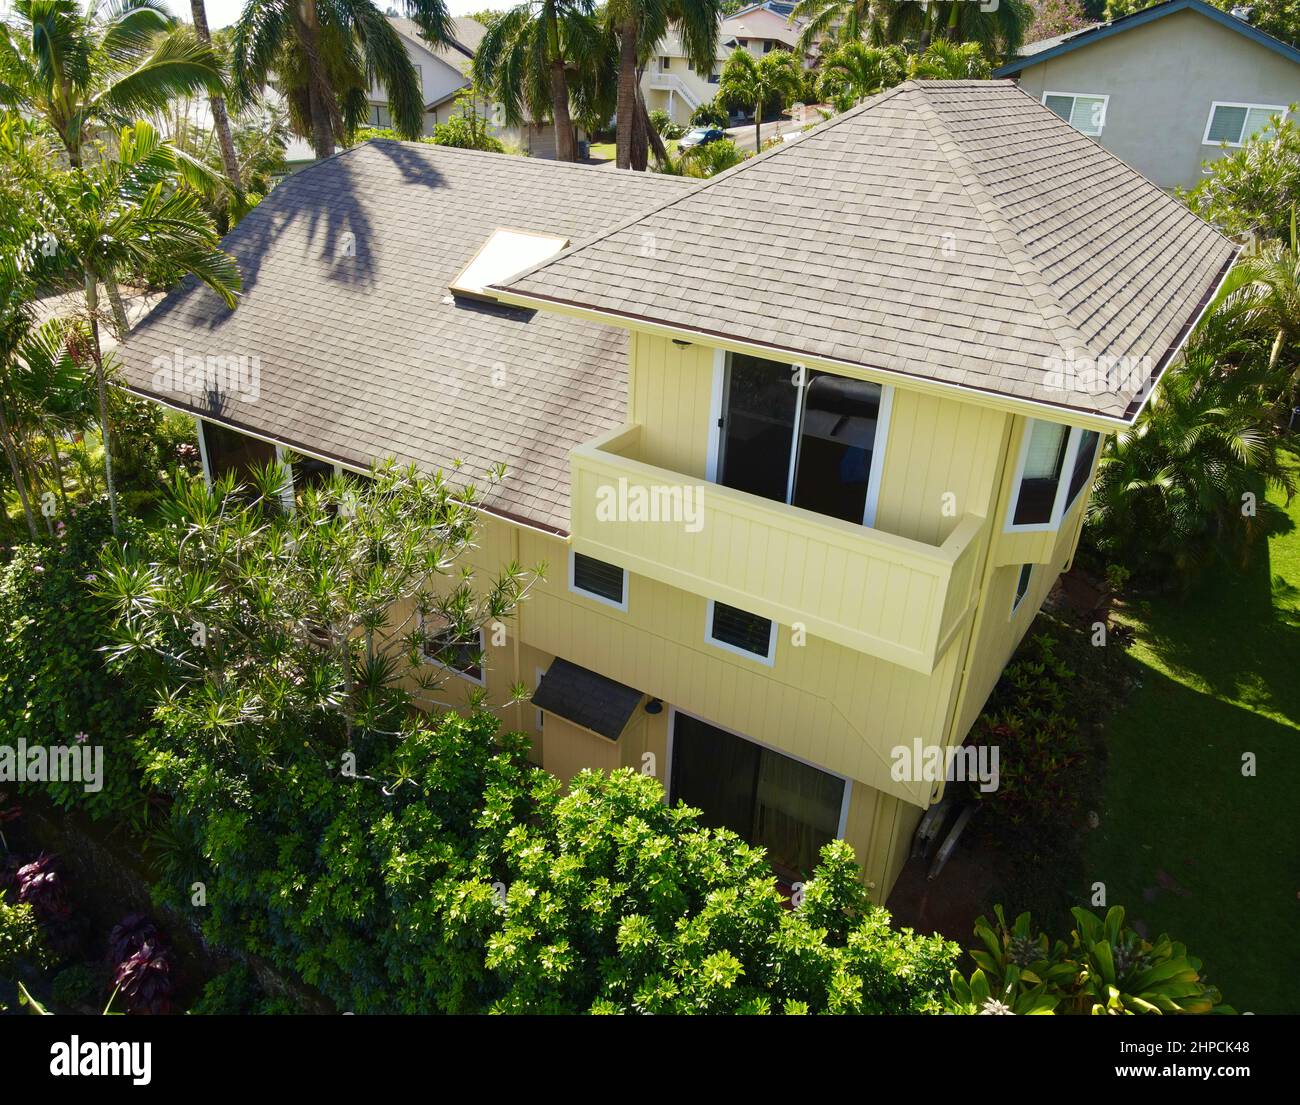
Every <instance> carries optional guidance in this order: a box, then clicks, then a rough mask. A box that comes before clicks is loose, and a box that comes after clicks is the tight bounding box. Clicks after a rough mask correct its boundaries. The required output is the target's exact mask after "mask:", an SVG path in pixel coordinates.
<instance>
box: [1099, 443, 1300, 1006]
mask: <svg viewBox="0 0 1300 1105" xmlns="http://www.w3.org/2000/svg"><path fill="white" fill-rule="evenodd" d="M1296 468H1297V471H1298V472H1300V463H1297V464H1296ZM1266 509H1267V513H1268V516H1269V517H1270V520H1271V522H1272V526H1271V529H1272V533H1271V536H1270V538H1269V540H1268V541H1267V543H1266V544H1265V543H1264V542H1260V543H1259V545H1258V546H1257V547H1256V554H1255V556H1254V557H1253V562H1252V563H1251V564H1250V565H1249V566H1248V567H1246V568H1245V569H1242V568H1232V567H1228V566H1225V567H1223V568H1221V569H1217V570H1215V571H1213V572H1212V573H1211V574H1210V575H1209V577H1208V578H1206V579H1205V580H1203V581H1202V582H1201V584H1200V586H1198V587H1197V588H1196V589H1195V590H1194V591H1193V592H1192V593H1191V594H1190V595H1188V596H1186V597H1177V596H1170V597H1161V598H1159V599H1157V600H1153V601H1151V602H1150V603H1149V604H1144V605H1142V606H1141V607H1138V608H1136V609H1134V610H1132V611H1130V614H1131V617H1130V618H1129V619H1128V620H1129V621H1130V623H1131V624H1132V625H1133V628H1134V630H1135V632H1136V635H1137V639H1136V642H1135V644H1134V647H1133V649H1132V652H1131V655H1132V657H1133V660H1134V661H1135V663H1136V665H1137V670H1138V678H1139V679H1140V680H1141V685H1140V686H1139V687H1138V688H1137V689H1136V690H1135V691H1134V692H1133V694H1132V696H1131V697H1130V699H1129V701H1128V702H1127V703H1126V704H1125V706H1124V707H1123V708H1122V709H1121V710H1119V711H1118V712H1117V713H1116V714H1115V715H1114V716H1113V717H1112V718H1111V719H1110V723H1109V725H1108V737H1107V743H1108V747H1109V765H1108V769H1107V779H1106V792H1105V800H1104V804H1103V808H1102V811H1101V816H1102V823H1101V828H1100V830H1099V831H1098V832H1096V833H1093V834H1091V837H1090V840H1089V843H1088V849H1087V877H1088V881H1089V882H1090V883H1091V882H1094V881H1098V882H1103V883H1105V885H1106V893H1107V901H1108V902H1110V903H1119V904H1122V905H1124V906H1125V907H1126V910H1127V913H1128V917H1129V919H1130V920H1131V921H1133V922H1136V923H1138V924H1140V925H1141V926H1142V927H1143V928H1145V929H1146V930H1147V931H1148V932H1149V933H1151V934H1152V935H1155V934H1158V933H1160V932H1168V933H1169V934H1170V936H1172V937H1173V938H1174V939H1176V940H1179V941H1181V942H1183V943H1185V944H1186V945H1187V947H1188V949H1189V952H1190V954H1192V955H1194V956H1196V957H1198V958H1200V959H1201V960H1202V962H1203V964H1204V970H1205V972H1206V974H1207V976H1208V977H1209V978H1210V979H1211V980H1212V981H1213V982H1214V983H1215V984H1216V985H1217V986H1218V987H1219V988H1220V989H1221V990H1222V991H1223V994H1224V998H1225V1000H1226V1001H1227V1002H1228V1003H1229V1004H1231V1005H1233V1006H1235V1007H1236V1008H1237V1009H1238V1010H1239V1011H1242V1012H1245V1011H1250V1012H1256V1013H1293V1012H1295V1011H1296V1009H1297V1001H1296V997H1295V993H1294V989H1295V988H1294V979H1295V978H1296V976H1297V975H1300V942H1297V940H1296V939H1295V937H1296V933H1297V931H1298V930H1300V917H1298V916H1297V915H1298V914H1300V817H1297V815H1296V807H1297V803H1298V802H1300V794H1297V783H1300V497H1297V498H1296V499H1295V500H1294V501H1293V502H1291V503H1290V504H1289V506H1288V505H1286V504H1285V503H1284V501H1283V497H1282V496H1280V495H1277V494H1274V493H1270V495H1269V506H1268V507H1267V508H1266ZM1247 753H1249V754H1252V755H1253V757H1254V758H1255V761H1256V769H1255V770H1256V773H1255V774H1254V775H1253V776H1250V775H1245V774H1243V767H1242V764H1243V757H1244V756H1245V755H1246V754H1247Z"/></svg>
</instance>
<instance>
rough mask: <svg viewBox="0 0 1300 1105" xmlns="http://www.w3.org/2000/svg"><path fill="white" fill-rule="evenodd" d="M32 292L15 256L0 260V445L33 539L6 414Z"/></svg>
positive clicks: (32, 520)
mask: <svg viewBox="0 0 1300 1105" xmlns="http://www.w3.org/2000/svg"><path fill="white" fill-rule="evenodd" d="M31 293H32V289H31V284H30V283H29V282H28V281H27V279H26V278H25V274H24V273H23V272H22V271H21V270H20V268H19V266H18V264H17V262H16V261H15V259H14V258H13V257H12V256H5V257H4V258H3V259H0V447H2V448H3V449H4V454H5V460H7V461H8V462H9V472H10V475H11V476H12V478H13V481H14V488H15V489H16V490H17V492H18V500H19V502H21V503H22V507H23V515H24V517H26V519H27V529H28V530H29V531H30V533H31V535H32V538H33V539H35V537H36V517H35V515H33V514H32V503H31V498H30V496H29V495H28V493H27V478H26V476H24V474H23V466H22V462H21V460H20V452H19V448H18V440H17V437H16V435H15V433H14V426H13V423H12V421H11V419H10V415H9V408H10V407H11V405H12V402H13V400H12V397H11V396H10V379H9V378H10V372H11V369H12V366H13V365H14V364H15V362H16V361H17V359H18V357H19V355H20V350H21V349H22V346H23V344H24V342H25V341H26V340H27V339H28V337H29V336H30V334H31V332H32V327H33V317H32V311H31V306H30V303H31ZM0 513H3V512H0Z"/></svg>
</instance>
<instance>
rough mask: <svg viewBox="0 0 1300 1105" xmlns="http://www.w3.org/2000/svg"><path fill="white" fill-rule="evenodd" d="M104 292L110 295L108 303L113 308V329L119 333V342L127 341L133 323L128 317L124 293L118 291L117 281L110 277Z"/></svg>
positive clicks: (105, 284)
mask: <svg viewBox="0 0 1300 1105" xmlns="http://www.w3.org/2000/svg"><path fill="white" fill-rule="evenodd" d="M104 290H105V291H106V292H107V293H108V302H109V305H110V306H111V307H112V308H113V329H114V330H116V331H117V340H118V341H126V334H127V331H128V330H130V329H131V323H130V322H129V321H128V319H127V317H126V304H124V303H123V302H122V293H121V292H120V291H118V287H117V280H116V279H115V278H114V277H112V276H109V278H108V279H107V280H105V281H104Z"/></svg>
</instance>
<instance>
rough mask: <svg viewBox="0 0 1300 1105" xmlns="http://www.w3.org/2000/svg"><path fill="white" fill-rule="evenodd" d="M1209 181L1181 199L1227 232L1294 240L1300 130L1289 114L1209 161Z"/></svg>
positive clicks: (1299, 192) (1299, 185)
mask: <svg viewBox="0 0 1300 1105" xmlns="http://www.w3.org/2000/svg"><path fill="white" fill-rule="evenodd" d="M1204 172H1205V177H1204V179H1202V180H1201V181H1200V182H1198V183H1197V185H1196V187H1195V188H1193V189H1192V190H1191V191H1190V192H1180V196H1181V198H1182V199H1183V200H1184V202H1186V203H1187V205H1188V206H1189V207H1190V208H1191V209H1192V210H1193V211H1195V212H1196V213H1197V214H1198V215H1200V216H1201V218H1203V219H1208V220H1209V221H1210V222H1212V223H1215V224H1216V225H1217V226H1219V227H1220V228H1221V229H1222V230H1223V232H1224V233H1225V234H1231V235H1233V236H1236V237H1246V238H1253V239H1254V240H1255V241H1256V243H1257V244H1258V243H1259V242H1260V241H1262V240H1264V239H1269V238H1275V239H1278V240H1280V241H1284V242H1285V241H1288V240H1289V239H1290V230H1291V213H1292V212H1293V211H1294V210H1296V209H1298V208H1300V126H1298V125H1297V124H1296V122H1295V120H1294V119H1292V118H1291V117H1290V116H1289V115H1288V116H1287V117H1286V118H1285V119H1277V118H1276V117H1275V118H1274V124H1273V125H1271V126H1270V127H1269V128H1267V129H1266V130H1264V131H1261V132H1260V133H1258V134H1256V135H1253V136H1252V137H1250V138H1248V139H1246V141H1245V143H1243V145H1242V146H1241V148H1240V149H1236V150H1228V151H1225V153H1224V155H1223V156H1222V157H1219V158H1217V159H1215V160H1213V161H1208V162H1206V163H1205V166H1204Z"/></svg>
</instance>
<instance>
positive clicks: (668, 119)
mask: <svg viewBox="0 0 1300 1105" xmlns="http://www.w3.org/2000/svg"><path fill="white" fill-rule="evenodd" d="M649 118H650V125H651V126H652V127H654V129H655V133H657V134H658V135H659V136H660V137H661V138H668V139H673V138H680V137H681V136H682V135H683V133H685V132H684V131H683V130H682V127H681V124H680V123H675V122H674V121H673V117H672V116H671V115H669V114H668V112H666V111H663V110H662V109H656V110H654V111H652V112H650V116H649Z"/></svg>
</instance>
